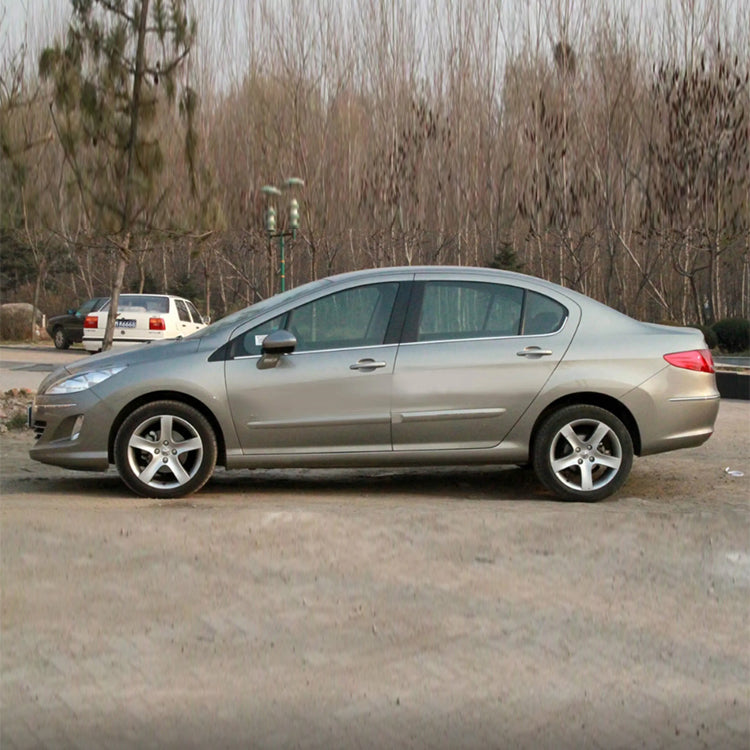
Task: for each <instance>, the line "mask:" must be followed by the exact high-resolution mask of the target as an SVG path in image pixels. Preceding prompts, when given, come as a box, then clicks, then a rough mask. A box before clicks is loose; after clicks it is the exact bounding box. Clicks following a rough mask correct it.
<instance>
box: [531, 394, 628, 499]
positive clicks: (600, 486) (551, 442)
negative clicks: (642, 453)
mask: <svg viewBox="0 0 750 750" xmlns="http://www.w3.org/2000/svg"><path fill="white" fill-rule="evenodd" d="M532 456H533V464H534V471H535V472H536V475H537V477H538V479H539V481H540V482H541V483H542V484H543V485H544V486H545V487H547V489H550V490H552V492H554V493H555V494H557V495H559V496H560V497H561V498H563V499H564V500H577V501H583V502H595V501H597V500H602V499H603V498H605V497H609V496H610V495H612V494H614V493H615V492H617V490H619V489H620V488H621V487H622V485H623V484H624V483H625V480H626V479H627V478H628V474H629V473H630V469H631V467H632V465H633V440H632V438H631V437H630V433H629V432H628V430H627V428H626V427H625V425H624V424H623V423H622V422H621V421H620V420H619V419H618V418H617V417H616V416H615V415H614V414H612V412H609V411H607V410H606V409H602V408H600V407H598V406H587V405H574V406H566V407H563V408H561V409H559V410H558V411H556V412H554V413H552V414H551V415H550V416H549V417H547V419H546V420H545V421H544V422H543V423H542V425H541V426H540V428H539V432H538V433H537V436H536V439H535V441H534V447H533V451H532Z"/></svg>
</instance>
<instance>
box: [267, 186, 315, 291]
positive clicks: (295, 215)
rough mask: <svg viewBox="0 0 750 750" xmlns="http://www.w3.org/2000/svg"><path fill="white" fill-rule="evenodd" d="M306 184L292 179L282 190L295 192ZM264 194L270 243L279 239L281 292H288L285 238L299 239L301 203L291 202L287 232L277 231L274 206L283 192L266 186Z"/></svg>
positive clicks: (295, 200) (293, 199)
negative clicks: (274, 239) (295, 189)
mask: <svg viewBox="0 0 750 750" xmlns="http://www.w3.org/2000/svg"><path fill="white" fill-rule="evenodd" d="M304 184H305V181H304V180H301V179H300V178H299V177H290V178H289V179H288V180H285V181H284V184H283V185H282V189H284V190H293V189H294V188H299V187H303V186H304ZM260 190H261V192H262V193H265V195H266V216H265V221H266V232H268V241H269V242H270V241H271V240H272V239H273V238H274V237H278V238H279V257H280V261H281V269H280V270H281V291H282V292H283V291H286V258H285V256H284V237H291V238H292V239H295V238H296V237H297V230H298V229H299V203H298V202H297V199H296V198H292V199H291V200H290V201H289V222H288V228H287V230H286V231H284V230H283V229H281V230H279V231H277V227H276V208H275V206H274V205H273V203H274V201H275V200H277V199H278V198H279V197H280V196H281V194H282V191H281V190H279V188H277V187H275V186H274V185H264V186H263V187H262V188H261V189H260Z"/></svg>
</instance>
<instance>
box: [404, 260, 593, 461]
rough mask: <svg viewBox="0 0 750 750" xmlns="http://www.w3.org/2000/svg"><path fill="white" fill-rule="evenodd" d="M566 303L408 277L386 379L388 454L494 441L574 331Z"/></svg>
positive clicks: (575, 314) (500, 287)
mask: <svg viewBox="0 0 750 750" xmlns="http://www.w3.org/2000/svg"><path fill="white" fill-rule="evenodd" d="M579 317H580V311H579V310H578V308H577V306H575V305H572V304H571V303H570V302H569V301H568V303H567V304H563V301H562V300H561V299H559V298H558V299H554V298H553V297H552V296H549V295H543V294H540V293H539V292H538V291H534V290H532V289H529V288H526V287H524V286H521V285H519V284H509V283H504V284H500V283H494V282H492V283H488V282H478V281H476V277H475V276H474V277H472V276H467V277H466V278H461V277H460V276H459V277H457V278H454V279H445V278H434V277H430V275H429V274H420V275H418V276H417V277H416V281H415V289H414V292H413V295H412V305H411V310H410V316H409V318H408V319H407V322H406V326H405V330H404V339H403V343H402V344H401V347H400V350H399V355H398V361H397V363H396V368H395V371H394V376H393V404H392V418H393V443H394V449H395V450H436V449H471V448H490V447H493V446H495V445H497V444H498V443H500V442H501V441H502V440H503V438H504V437H505V435H506V434H507V433H508V432H509V430H510V429H511V427H512V426H513V424H514V423H515V422H516V421H517V420H518V418H519V417H520V416H521V415H522V414H523V412H524V411H525V410H526V409H527V408H528V406H529V405H530V404H531V402H532V401H533V399H534V397H535V396H536V395H537V393H539V391H540V390H541V388H542V387H543V386H544V384H545V382H546V381H547V379H548V378H549V377H550V375H551V374H552V372H553V371H554V370H555V368H556V367H557V365H558V364H559V362H560V360H561V358H562V357H563V355H564V354H565V351H566V350H567V348H568V346H569V344H570V342H571V340H572V337H573V334H574V332H575V329H576V327H577V325H578V321H579Z"/></svg>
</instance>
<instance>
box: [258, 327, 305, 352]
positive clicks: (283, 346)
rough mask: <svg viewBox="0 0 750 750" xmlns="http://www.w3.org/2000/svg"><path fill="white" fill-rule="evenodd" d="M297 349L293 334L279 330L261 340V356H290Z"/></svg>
mask: <svg viewBox="0 0 750 750" xmlns="http://www.w3.org/2000/svg"><path fill="white" fill-rule="evenodd" d="M296 347H297V339H296V337H295V335H294V334H293V333H289V331H285V330H284V329H283V328H279V330H278V331H274V332H273V333H269V334H268V336H266V337H265V338H264V339H263V345H262V346H261V351H262V352H263V354H291V353H292V352H293V351H294V350H295V348H296Z"/></svg>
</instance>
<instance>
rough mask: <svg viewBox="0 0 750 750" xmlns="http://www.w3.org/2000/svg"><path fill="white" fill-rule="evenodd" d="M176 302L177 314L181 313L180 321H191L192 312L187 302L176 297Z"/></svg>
mask: <svg viewBox="0 0 750 750" xmlns="http://www.w3.org/2000/svg"><path fill="white" fill-rule="evenodd" d="M174 303H175V305H176V306H177V315H179V317H180V321H181V322H183V323H189V322H190V313H189V312H188V309H187V306H186V305H185V303H184V302H183V301H182V300H181V299H176V300H175V301H174Z"/></svg>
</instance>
